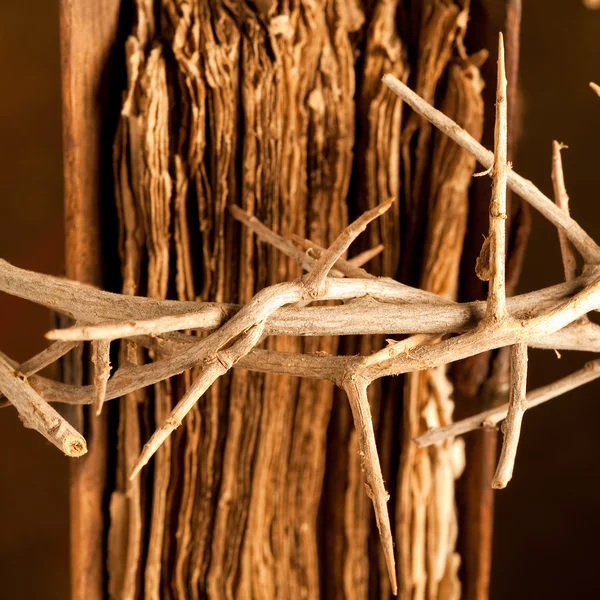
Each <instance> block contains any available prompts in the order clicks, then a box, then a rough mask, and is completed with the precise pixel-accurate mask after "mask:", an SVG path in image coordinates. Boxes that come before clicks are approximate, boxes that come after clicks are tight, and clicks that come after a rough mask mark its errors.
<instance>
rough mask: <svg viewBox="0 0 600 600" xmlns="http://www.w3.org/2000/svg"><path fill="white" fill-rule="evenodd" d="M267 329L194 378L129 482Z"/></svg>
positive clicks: (252, 332) (259, 328) (256, 330)
mask: <svg viewBox="0 0 600 600" xmlns="http://www.w3.org/2000/svg"><path fill="white" fill-rule="evenodd" d="M263 329H264V324H263V323H260V324H259V325H256V326H254V327H252V328H251V329H249V330H248V331H246V332H245V333H243V334H242V335H241V336H240V338H239V339H238V340H237V341H236V342H235V343H234V344H233V345H232V346H231V347H230V348H227V349H226V350H221V351H220V352H219V353H218V354H217V355H216V356H215V357H214V358H213V359H211V360H210V361H207V363H206V364H205V365H203V368H202V371H201V372H200V374H199V375H198V376H197V377H196V379H194V381H193V382H192V385H191V387H190V389H189V390H188V391H187V392H186V393H185V395H184V396H183V398H182V399H181V400H180V401H179V402H178V403H177V406H176V407H175V408H174V409H173V410H172V411H171V413H170V415H169V416H168V417H167V419H166V421H165V422H164V423H163V424H162V425H161V426H160V427H159V428H158V429H157V430H156V431H155V432H154V433H153V434H152V436H151V438H150V439H149V440H148V442H147V443H146V444H145V445H144V448H143V450H142V453H141V455H140V457H139V458H138V460H137V462H136V463H135V465H134V467H133V470H132V471H131V474H130V475H129V479H134V478H135V477H136V476H137V474H138V473H139V472H140V471H141V470H142V468H143V467H144V466H145V465H146V464H147V463H148V461H149V460H150V459H151V458H152V456H153V455H154V453H155V452H156V451H157V450H158V449H159V448H160V446H161V445H162V444H163V443H164V441H165V440H166V439H167V438H168V437H169V436H170V435H171V433H173V431H175V429H177V428H178V427H179V426H180V425H181V423H182V421H183V418H184V417H185V416H186V415H187V413H188V412H189V411H190V410H191V409H192V407H193V406H194V404H196V402H198V400H199V399H200V398H201V397H202V396H203V394H204V393H205V392H206V390H207V389H208V388H209V387H210V386H211V385H212V384H213V383H214V381H215V380H216V379H218V378H219V377H221V376H223V375H225V373H227V371H229V369H231V368H232V367H233V365H234V364H235V363H236V362H237V361H238V360H239V358H240V357H241V356H242V355H243V354H247V353H248V352H249V351H250V350H252V348H254V346H256V344H257V343H258V342H259V341H260V338H261V336H262V334H263Z"/></svg>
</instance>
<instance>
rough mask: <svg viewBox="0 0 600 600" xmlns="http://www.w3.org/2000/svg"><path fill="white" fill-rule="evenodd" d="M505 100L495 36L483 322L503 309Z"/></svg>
mask: <svg viewBox="0 0 600 600" xmlns="http://www.w3.org/2000/svg"><path fill="white" fill-rule="evenodd" d="M506 105H507V100H506V72H505V66H504V40H503V37H502V34H501V33H500V35H499V38H498V78H497V88H496V124H495V128H494V157H495V158H494V168H493V170H492V171H493V172H492V200H491V202H490V236H489V238H488V239H489V250H490V285H489V291H488V300H487V314H486V321H487V322H489V323H496V324H497V323H501V322H502V320H503V319H504V316H505V312H506V273H505V272H506V216H507V215H506V178H507V175H508V170H509V169H508V164H507V140H508V133H507V127H508V123H507V109H506Z"/></svg>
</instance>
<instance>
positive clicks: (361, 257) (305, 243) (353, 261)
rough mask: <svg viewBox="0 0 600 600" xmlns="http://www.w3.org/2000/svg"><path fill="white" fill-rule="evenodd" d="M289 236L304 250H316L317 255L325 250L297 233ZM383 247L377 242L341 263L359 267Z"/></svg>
mask: <svg viewBox="0 0 600 600" xmlns="http://www.w3.org/2000/svg"><path fill="white" fill-rule="evenodd" d="M290 238H291V239H292V240H293V241H294V242H295V243H296V244H298V245H299V246H300V247H301V248H304V249H305V250H310V251H312V252H316V253H317V256H319V255H320V254H321V253H322V252H324V251H325V248H323V247H322V246H319V244H315V243H314V242H311V241H310V240H307V239H305V238H303V237H300V236H299V235H296V234H292V235H291V236H290ZM384 248H385V246H384V245H383V244H379V245H377V246H375V247H374V248H369V250H365V251H364V252H361V253H360V254H357V255H356V256H354V257H352V258H349V259H348V260H347V261H344V263H343V264H344V266H346V265H350V266H352V267H355V268H360V267H362V266H363V265H365V264H367V263H368V262H369V261H371V260H373V259H374V258H375V257H376V256H378V255H379V254H381V253H382V252H383V250H384ZM336 265H337V266H338V268H339V266H340V261H338V262H337V263H336ZM332 272H333V271H332ZM341 273H342V275H344V274H345V275H346V276H347V277H354V275H353V274H350V273H344V272H343V271H341ZM360 273H362V275H361V277H374V276H373V275H371V274H370V273H368V272H367V271H365V270H364V269H361V271H360Z"/></svg>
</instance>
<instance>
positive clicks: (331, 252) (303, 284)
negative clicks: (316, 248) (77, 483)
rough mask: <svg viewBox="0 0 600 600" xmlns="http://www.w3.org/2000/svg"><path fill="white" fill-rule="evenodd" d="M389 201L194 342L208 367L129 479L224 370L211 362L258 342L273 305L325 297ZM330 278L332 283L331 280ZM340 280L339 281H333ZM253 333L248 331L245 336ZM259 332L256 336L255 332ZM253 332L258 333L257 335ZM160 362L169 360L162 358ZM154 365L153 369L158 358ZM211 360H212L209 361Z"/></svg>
mask: <svg viewBox="0 0 600 600" xmlns="http://www.w3.org/2000/svg"><path fill="white" fill-rule="evenodd" d="M390 205H391V202H389V201H388V202H387V203H385V204H383V205H381V206H378V207H376V208H374V209H372V210H370V211H367V212H366V213H364V214H363V215H362V216H360V217H359V218H358V219H357V220H356V221H354V223H351V224H350V225H348V227H347V228H346V229H345V230H344V231H343V232H342V233H341V234H340V235H339V236H338V237H337V239H336V240H335V241H334V242H333V244H332V245H331V248H329V249H328V250H327V251H326V252H324V253H323V255H322V256H321V257H320V258H319V259H318V260H317V261H315V263H314V267H313V269H314V270H315V271H316V275H312V271H311V272H310V273H308V274H307V275H305V276H304V277H303V278H301V279H298V280H296V281H290V282H288V283H282V284H276V285H273V286H270V287H268V288H265V289H263V290H262V291H260V292H258V294H256V295H255V296H254V298H252V300H250V302H248V304H247V305H246V306H245V307H244V308H243V309H242V310H241V311H240V312H239V313H237V314H236V315H235V316H234V317H233V318H232V319H231V320H229V321H227V323H225V325H223V327H221V328H220V329H218V330H217V331H216V332H214V333H213V334H211V335H210V336H209V337H208V338H205V339H204V340H202V342H200V343H199V344H198V345H199V346H200V353H196V354H197V356H196V364H197V363H198V362H200V363H202V362H205V361H208V366H207V367H205V368H204V369H202V371H201V373H200V374H199V375H198V376H197V379H196V382H195V383H194V384H193V385H192V388H191V390H190V391H189V392H188V393H187V394H186V396H184V398H183V399H182V400H180V402H179V403H178V404H177V406H175V408H174V409H173V410H172V411H171V414H170V415H169V417H168V418H167V420H166V422H165V423H164V425H162V426H161V427H160V428H159V429H157V430H156V431H155V432H154V434H153V435H152V437H151V439H150V440H149V442H148V443H147V444H146V445H145V446H144V450H143V452H142V455H141V456H140V458H139V460H138V462H137V463H136V465H135V467H134V469H133V472H132V473H131V476H130V479H132V478H133V477H135V475H137V473H138V472H139V471H140V469H141V468H142V467H143V466H144V465H145V464H146V463H147V462H148V460H149V459H150V458H151V457H152V455H153V454H154V453H155V452H156V450H157V449H158V448H159V447H160V445H161V444H162V443H163V442H164V440H166V439H167V437H168V436H169V435H170V434H171V433H172V431H173V430H174V429H175V428H176V427H178V426H179V424H180V423H181V420H182V419H183V417H184V416H185V415H186V414H187V413H188V412H189V410H190V409H191V407H192V406H193V405H194V404H195V402H197V401H198V399H199V398H200V396H201V395H202V394H203V393H204V391H206V389H208V387H209V386H210V385H211V384H212V383H213V382H214V381H215V380H216V379H217V378H218V377H220V376H221V375H223V374H224V372H222V370H221V369H219V368H218V367H215V366H214V361H217V362H219V364H221V366H223V365H230V366H229V367H228V369H226V370H229V368H231V366H233V364H235V363H236V362H237V361H238V360H240V359H241V358H242V357H243V356H245V355H246V354H248V352H250V350H252V348H253V347H254V346H255V345H256V344H257V343H258V341H259V340H260V337H261V336H262V334H263V331H264V324H265V322H266V320H267V319H268V318H269V316H271V314H273V312H275V311H276V310H277V309H278V308H280V307H281V306H283V305H285V304H291V303H293V302H298V301H301V300H315V299H320V298H321V297H323V296H324V295H325V292H326V289H327V286H326V278H327V275H328V274H329V271H330V269H331V268H332V266H333V264H335V261H336V260H337V258H338V257H339V256H340V255H341V254H342V253H343V252H345V250H346V249H347V247H348V245H349V244H350V243H351V242H352V241H353V240H354V239H355V238H356V237H357V236H358V235H359V234H360V233H361V232H362V231H364V229H365V227H366V226H367V224H368V223H370V222H371V221H372V220H373V219H376V218H377V217H379V216H380V215H382V214H383V213H384V212H385V211H386V210H388V208H389V207H390ZM332 281H336V280H335V279H334V280H332ZM338 283H340V282H338ZM248 332H253V333H252V335H247V334H248ZM258 333H260V335H258ZM257 335H258V337H257ZM238 336H241V339H240V340H238V341H236V342H235V343H234V344H233V345H232V346H231V347H230V348H229V349H228V350H227V351H224V350H223V348H224V347H225V346H226V345H227V344H229V343H230V342H231V341H232V340H235V339H236V338H237V337H238ZM223 352H226V354H225V355H224V356H226V360H222V358H221V357H222V354H223ZM164 360H169V359H168V358H167V359H163V361H164ZM163 361H158V362H156V363H153V365H154V366H155V367H156V366H157V365H160V363H161V362H163ZM211 363H212V364H211Z"/></svg>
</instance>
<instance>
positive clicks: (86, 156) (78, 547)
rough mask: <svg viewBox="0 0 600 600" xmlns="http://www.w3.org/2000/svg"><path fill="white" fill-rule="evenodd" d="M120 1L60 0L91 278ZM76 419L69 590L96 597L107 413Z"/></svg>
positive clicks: (83, 259) (101, 588)
mask: <svg viewBox="0 0 600 600" xmlns="http://www.w3.org/2000/svg"><path fill="white" fill-rule="evenodd" d="M120 4H121V3H120V1H119V0H94V1H93V2H90V1H89V0H61V2H60V38H61V69H62V117H63V157H64V185H65V200H64V209H65V235H66V248H65V259H66V274H67V276H68V277H69V278H71V279H76V280H78V281H83V282H86V283H91V284H96V285H101V284H102V283H103V277H102V256H103V252H102V244H101V240H102V235H103V230H102V227H101V222H102V220H101V217H102V212H103V211H102V210H101V209H102V206H103V205H104V206H110V205H113V206H114V202H113V201H112V200H111V198H110V196H111V195H112V193H113V192H112V187H113V186H112V174H111V146H112V135H113V133H114V127H112V123H114V121H115V120H116V118H115V116H114V108H112V105H114V101H115V99H116V102H117V105H118V102H119V99H120V95H119V93H118V90H115V89H114V81H110V80H109V77H111V76H112V75H110V74H111V71H110V62H111V58H112V56H113V54H114V53H113V49H114V47H115V42H116V40H117V37H118V25H119V17H120ZM116 72H118V70H116ZM113 73H114V71H113ZM117 110H118V109H117ZM103 186H104V187H103ZM75 424H76V426H77V427H78V428H79V430H80V431H81V430H82V429H81V428H82V427H83V428H84V430H85V436H86V438H87V440H88V447H89V452H88V454H87V455H86V456H85V458H82V459H79V460H77V461H73V462H72V466H71V486H70V506H71V597H72V598H73V599H77V600H79V599H83V598H85V599H86V600H96V599H98V600H100V599H102V598H104V597H105V584H106V582H105V581H104V572H105V565H104V562H105V560H104V557H105V549H104V539H105V526H106V525H105V517H104V515H105V507H104V504H103V498H104V492H105V489H104V488H105V481H106V467H107V464H106V463H107V416H106V415H104V416H102V417H101V418H95V417H92V415H91V413H89V412H88V411H87V410H86V412H85V413H84V412H82V411H81V410H80V412H79V414H78V415H75Z"/></svg>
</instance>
